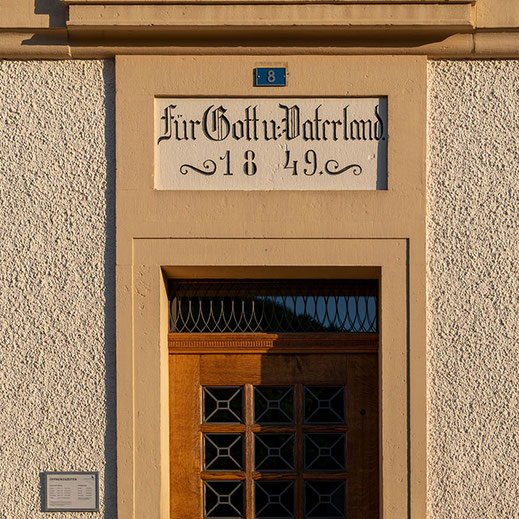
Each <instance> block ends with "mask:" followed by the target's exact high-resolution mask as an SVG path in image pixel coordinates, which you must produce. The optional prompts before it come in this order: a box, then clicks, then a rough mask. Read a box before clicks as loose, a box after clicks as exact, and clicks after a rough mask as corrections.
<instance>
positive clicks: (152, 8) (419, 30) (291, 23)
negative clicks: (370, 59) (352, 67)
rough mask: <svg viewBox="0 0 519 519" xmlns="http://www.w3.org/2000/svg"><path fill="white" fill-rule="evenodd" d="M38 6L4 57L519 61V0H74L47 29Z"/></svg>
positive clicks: (17, 18)
mask: <svg viewBox="0 0 519 519" xmlns="http://www.w3.org/2000/svg"><path fill="white" fill-rule="evenodd" d="M30 2H34V0H20V2H17V3H12V4H9V5H8V6H7V7H6V9H4V11H3V14H4V16H3V20H2V22H1V23H2V24H3V27H0V58H7V59H67V58H71V59H81V58H113V57H114V56H117V55H139V54H142V55H186V54H193V55H214V54H220V55H240V54H246V55H260V54H270V55H272V56H276V55H278V56H282V55H286V54H293V53H300V54H308V55H313V54H327V55H387V54H390V55H425V56H428V57H430V58H433V59H434V58H517V57H519V2H517V0H477V1H476V0H474V1H471V0H454V1H451V0H443V1H442V0H283V1H282V2H280V1H278V2H277V3H276V2H273V1H272V0H65V2H64V4H66V6H64V4H60V5H61V6H62V9H64V10H66V11H67V12H65V11H64V12H61V11H59V12H58V11H56V12H55V13H54V14H52V15H49V16H47V17H46V18H48V21H47V22H46V21H45V20H46V18H45V19H44V17H42V15H41V14H38V15H37V18H34V17H31V16H29V15H28V13H30V12H31V9H30V5H29V4H30ZM32 10H34V9H32ZM34 16H36V15H34ZM33 18H34V19H33ZM24 21H26V22H27V24H26V26H24V24H23V22H24ZM45 23H47V24H48V25H47V26H46V25H45Z"/></svg>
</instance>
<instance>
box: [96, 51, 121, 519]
mask: <svg viewBox="0 0 519 519" xmlns="http://www.w3.org/2000/svg"><path fill="white" fill-rule="evenodd" d="M103 79H104V88H105V101H104V106H105V114H106V121H105V158H106V165H107V170H106V191H105V201H106V220H105V232H106V246H105V253H104V265H105V274H104V282H105V286H104V296H105V325H104V333H105V366H106V368H105V369H106V374H105V388H106V390H105V391H106V392H105V394H106V402H105V405H106V433H105V457H106V464H105V471H104V491H103V493H102V494H101V496H100V499H101V500H102V502H103V503H104V517H105V518H106V519H108V518H112V517H116V515H117V450H116V449H117V436H116V431H117V415H116V411H117V409H116V368H115V64H114V62H113V61H110V60H106V61H105V64H104V68H103Z"/></svg>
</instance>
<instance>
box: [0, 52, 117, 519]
mask: <svg viewBox="0 0 519 519" xmlns="http://www.w3.org/2000/svg"><path fill="white" fill-rule="evenodd" d="M113 121H114V67H113V63H112V62H108V61H63V62H57V61H33V62H31V61H24V62H16V61H3V62H2V61H0V244H1V245H0V338H1V343H0V519H14V518H20V519H34V518H39V517H49V514H43V513H41V512H40V507H41V502H40V472H42V471H46V470H98V471H99V473H100V484H101V514H86V513H68V514H67V513H57V514H51V515H53V517H56V518H60V517H75V518H78V519H79V518H81V517H93V516H94V515H95V516H96V517H105V518H113V517H115V506H116V481H115V468H116V467H115V462H116V452H115V420H116V417H115V353H114V350H115V346H114V344H115V333H114V326H115V311H114V299H115V296H114V269H115V245H114V238H115V222H114V184H115V180H114V175H115V167H114V163H115V158H114V133H113V132H114V130H113V128H114V123H113Z"/></svg>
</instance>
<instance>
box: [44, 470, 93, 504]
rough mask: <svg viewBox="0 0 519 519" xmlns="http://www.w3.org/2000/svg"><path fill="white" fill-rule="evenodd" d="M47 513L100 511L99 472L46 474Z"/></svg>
mask: <svg viewBox="0 0 519 519" xmlns="http://www.w3.org/2000/svg"><path fill="white" fill-rule="evenodd" d="M44 479H45V480H44V496H45V503H44V506H43V509H44V511H45V512H58V511H63V510H65V511H68V512H96V511H98V510H99V476H98V473H97V472H45V474H44Z"/></svg>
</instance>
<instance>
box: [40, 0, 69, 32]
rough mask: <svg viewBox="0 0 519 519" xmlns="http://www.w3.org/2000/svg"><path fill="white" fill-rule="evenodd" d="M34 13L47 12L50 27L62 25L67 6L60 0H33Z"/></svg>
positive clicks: (65, 17)
mask: <svg viewBox="0 0 519 519" xmlns="http://www.w3.org/2000/svg"><path fill="white" fill-rule="evenodd" d="M34 14H48V15H49V26H50V27H64V26H65V23H66V21H67V6H66V5H65V4H64V3H63V2H62V1H61V0H34Z"/></svg>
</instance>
